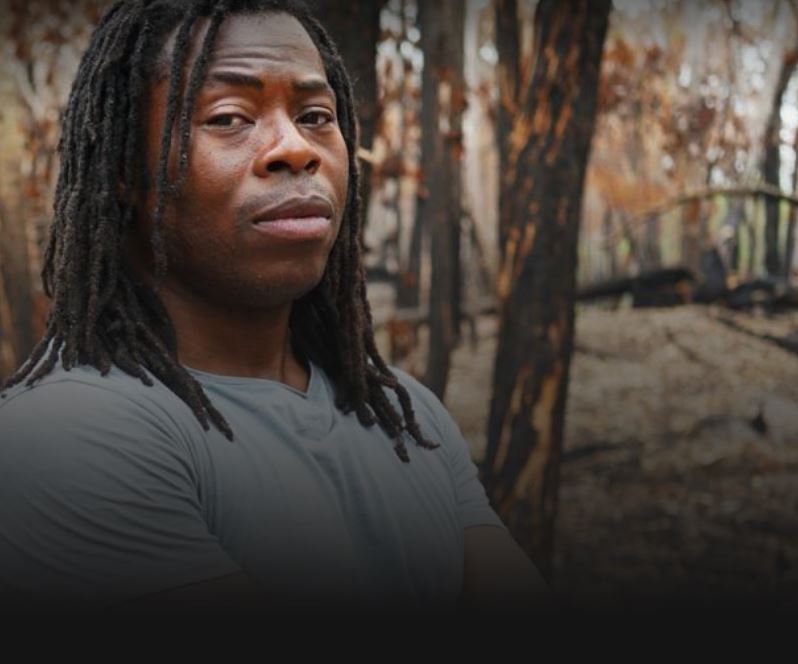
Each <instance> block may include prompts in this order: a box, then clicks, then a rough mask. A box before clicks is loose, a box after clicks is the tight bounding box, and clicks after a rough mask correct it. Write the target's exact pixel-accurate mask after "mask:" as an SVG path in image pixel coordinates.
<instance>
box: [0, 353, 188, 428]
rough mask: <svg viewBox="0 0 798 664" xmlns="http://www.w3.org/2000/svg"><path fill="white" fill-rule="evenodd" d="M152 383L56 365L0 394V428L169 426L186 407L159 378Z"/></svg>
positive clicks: (116, 372) (117, 373)
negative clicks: (38, 376)
mask: <svg viewBox="0 0 798 664" xmlns="http://www.w3.org/2000/svg"><path fill="white" fill-rule="evenodd" d="M150 378H152V376H150ZM152 382H153V384H152V385H151V386H150V385H146V384H144V383H143V382H142V381H141V380H140V379H139V378H136V377H134V376H130V375H129V374H126V373H125V372H123V371H122V370H121V369H119V368H117V367H112V369H111V371H110V372H109V373H107V374H106V375H102V374H101V373H100V371H99V370H97V369H95V368H94V367H90V366H78V367H74V368H72V369H70V370H69V371H67V370H65V369H63V367H61V366H56V367H55V368H53V370H52V371H51V372H50V373H48V374H47V375H45V376H43V377H42V378H41V379H40V380H38V381H36V382H35V383H34V384H33V385H31V386H28V385H26V384H25V383H22V384H19V385H15V386H13V387H11V388H9V389H8V390H6V391H5V392H4V393H3V395H2V398H0V431H2V432H3V433H4V434H8V433H11V432H15V431H16V432H21V431H23V430H28V431H41V430H43V429H48V430H50V429H54V428H64V429H67V430H68V429H70V428H73V429H74V428H76V427H81V428H91V429H94V430H98V431H100V430H107V431H110V430H115V431H119V430H120V429H122V428H123V427H126V428H128V429H146V428H152V427H153V426H155V427H157V428H159V429H164V428H167V429H172V428H174V424H175V419H176V417H177V419H183V413H182V411H185V410H188V409H187V407H186V405H185V404H184V403H183V402H182V400H180V399H179V398H178V397H177V395H175V394H173V393H172V392H171V391H170V390H169V389H168V388H166V387H165V386H164V385H163V384H162V383H160V382H159V381H158V380H156V379H154V378H153V379H152Z"/></svg>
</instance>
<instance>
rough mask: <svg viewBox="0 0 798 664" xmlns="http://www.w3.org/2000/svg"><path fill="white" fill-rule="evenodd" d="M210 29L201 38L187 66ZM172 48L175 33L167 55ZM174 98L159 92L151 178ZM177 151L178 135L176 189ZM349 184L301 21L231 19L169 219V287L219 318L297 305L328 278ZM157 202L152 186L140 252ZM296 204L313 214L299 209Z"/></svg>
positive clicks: (153, 115)
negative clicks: (229, 312)
mask: <svg viewBox="0 0 798 664" xmlns="http://www.w3.org/2000/svg"><path fill="white" fill-rule="evenodd" d="M207 23H208V22H207V20H205V21H203V23H202V24H200V28H201V29H198V30H195V32H194V37H193V40H194V41H193V46H192V49H191V51H190V53H189V61H188V62H189V66H190V65H191V64H193V61H194V59H195V57H196V56H197V54H198V52H199V45H200V44H201V39H202V37H203V36H204V34H205V31H206V29H207ZM173 39H174V33H173V34H172V36H171V37H170V39H169V40H168V42H167V47H168V49H169V52H171V44H172V42H173ZM186 71H187V72H188V71H190V70H188V69H187V70H186ZM185 78H187V75H186V76H184V79H185ZM314 82H315V83H316V85H314V84H313V83H314ZM168 89H169V81H168V80H164V81H161V82H159V83H157V84H156V85H155V86H154V87H153V88H152V89H151V93H150V94H151V96H150V100H149V105H148V120H147V140H146V149H147V163H148V167H149V169H150V174H151V175H152V176H153V177H154V175H155V174H156V173H157V159H158V155H159V153H160V140H161V134H162V131H163V125H164V116H165V113H166V107H167V95H168ZM184 90H185V82H184ZM177 145H178V137H177V131H175V132H174V134H173V138H172V152H171V153H170V169H169V170H170V180H174V178H175V177H176V173H177V168H176V163H177V160H176V153H177ZM153 182H154V180H153ZM347 182H348V157H347V149H346V143H345V142H344V138H343V135H342V134H341V130H340V128H339V126H338V121H337V113H336V99H335V95H334V93H333V91H332V89H331V88H330V87H329V84H328V82H327V78H326V74H325V71H324V66H323V64H322V60H321V56H320V55H319V52H318V50H317V49H316V46H315V45H314V44H313V41H312V40H311V38H310V36H309V35H308V34H307V32H306V31H305V29H304V28H303V27H302V25H301V23H299V21H297V20H296V19H295V18H294V17H292V16H290V15H288V14H283V13H271V14H265V13H264V14H255V15H234V16H230V17H228V18H227V19H225V21H224V22H223V23H222V26H221V28H220V30H219V33H218V35H217V38H216V41H215V44H214V47H213V49H212V52H211V56H210V59H209V63H208V68H207V73H206V76H205V84H204V86H203V89H202V90H201V91H200V93H199V94H198V96H197V100H196V104H195V106H194V112H193V120H192V126H191V140H190V142H189V164H188V172H187V178H186V181H185V185H184V187H183V190H182V192H183V194H182V196H180V197H179V198H178V199H177V200H175V201H172V202H171V203H170V204H169V205H168V207H167V210H166V214H165V217H164V236H165V238H166V243H167V255H168V260H169V269H168V273H167V277H166V280H165V282H164V289H165V290H166V291H168V292H171V293H172V294H177V295H179V296H180V297H182V298H190V299H193V300H197V301H200V302H204V303H207V304H211V305H212V306H216V307H221V308H222V309H227V308H230V309H247V310H263V309H268V308H273V307H279V306H280V305H284V304H286V303H288V302H291V301H293V300H295V299H297V298H298V297H300V296H302V295H303V294H305V293H307V292H308V291H310V290H311V289H312V288H313V287H315V286H316V285H317V284H318V282H319V281H320V280H321V278H322V276H323V273H324V268H325V265H326V262H327V258H328V256H329V253H330V250H331V248H332V246H333V243H334V242H335V239H336V237H337V234H338V231H339V229H340V227H341V223H342V216H343V212H344V206H345V204H346V197H347ZM154 192H155V187H154V186H153V187H152V188H151V190H150V193H149V195H148V200H147V210H148V214H147V216H146V218H145V219H143V222H144V223H140V224H139V225H138V228H137V231H136V237H135V239H136V241H137V242H136V246H138V248H139V250H140V251H141V248H142V247H144V246H146V243H148V238H149V233H150V231H151V228H152V216H153V212H154V203H155V197H154ZM290 199H305V200H306V201H309V202H310V205H309V206H307V205H306V206H305V207H304V208H297V207H296V204H295V203H293V204H292V203H290ZM286 202H288V203H287V204H288V208H286V207H285V204H286ZM276 206H282V208H281V209H280V210H274V209H273V208H275V207H276ZM309 215H310V216H312V217H316V218H315V219H312V218H309ZM264 217H265V218H274V217H277V218H286V217H289V218H295V220H294V221H291V222H282V221H263V220H262V219H263V218H264ZM300 217H301V218H300ZM318 217H321V218H318ZM325 217H329V219H325ZM145 238H146V239H145ZM140 263H141V262H139V264H140Z"/></svg>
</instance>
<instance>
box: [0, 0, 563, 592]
mask: <svg viewBox="0 0 798 664" xmlns="http://www.w3.org/2000/svg"><path fill="white" fill-rule="evenodd" d="M356 145H357V136H356V129H355V117H354V111H353V103H352V91H351V86H350V82H349V79H348V77H347V75H346V72H345V70H344V68H343V65H342V63H341V60H340V57H339V56H338V55H337V52H336V49H335V47H334V45H333V44H332V43H331V42H330V40H329V38H328V37H327V35H326V34H325V32H324V30H323V29H322V28H321V26H320V25H319V24H318V23H317V22H316V21H315V20H314V19H313V18H312V17H311V16H310V14H309V13H308V11H307V10H306V9H305V8H304V6H302V5H300V4H297V3H294V2H263V1H260V2H255V1H248V2H238V1H235V0H232V1H229V2H225V1H224V0H223V1H222V2H193V1H177V0H154V1H153V0H150V1H147V0H142V1H133V2H126V1H125V2H119V3H117V4H115V5H114V6H113V7H112V8H111V9H110V10H109V11H108V13H107V14H106V16H105V17H104V18H103V20H102V21H101V23H100V24H99V26H98V27H97V29H96V31H95V33H94V35H93V38H92V41H91V44H90V46H89V48H88V50H87V53H86V54H85V56H84V58H83V60H82V62H81V65H80V68H79V70H78V73H77V76H76V79H75V83H74V86H73V90H72V94H71V96H70V100H69V104H68V108H67V109H66V113H65V115H64V124H63V137H62V140H61V143H60V145H59V151H60V154H61V160H62V161H61V172H60V179H59V183H58V188H57V192H56V200H55V216H54V223H53V227H52V235H51V239H50V243H49V245H48V249H47V252H46V255H45V265H44V270H43V278H44V283H45V288H46V290H47V293H48V295H50V296H51V297H52V298H53V305H52V310H51V314H50V316H49V318H48V322H47V329H46V334H45V336H44V338H43V339H42V341H41V343H40V344H39V345H38V346H37V347H36V349H35V350H34V351H33V353H32V355H31V357H30V358H29V360H28V361H27V362H26V363H25V364H24V365H23V366H22V367H21V368H20V370H19V371H18V372H17V373H16V374H15V375H14V376H12V377H11V379H10V381H9V383H8V385H7V387H9V388H11V389H9V390H8V391H7V392H6V394H5V401H4V402H3V404H2V406H0V435H1V436H2V441H1V442H0V525H1V526H2V527H0V594H2V596H3V598H4V601H5V602H6V603H7V604H12V605H15V606H43V605H48V606H49V605H57V606H86V607H97V606H120V607H145V606H149V607H167V606H183V607H200V606H229V607H234V606H275V607H285V606H297V607H309V606H354V607H356V606H376V607H394V606H406V607H427V606H430V607H431V606H452V605H455V603H457V602H459V603H460V604H462V605H481V606H522V605H534V604H536V603H537V602H538V601H539V600H540V599H541V598H544V597H546V592H547V589H546V587H545V584H544V583H543V582H542V580H541V579H540V576H539V575H538V574H537V572H536V570H535V568H534V567H533V565H532V564H531V563H530V561H529V560H528V559H527V558H526V556H525V555H524V553H523V551H522V550H521V549H520V547H519V546H518V545H517V544H516V543H515V541H514V540H513V538H512V537H511V536H510V534H509V532H508V531H507V529H506V527H505V526H504V524H502V522H501V520H500V519H499V517H498V516H497V515H496V513H495V512H494V511H493V510H492V509H491V508H490V506H489V504H488V501H487V498H486V496H485V492H484V489H483V488H482V486H481V485H480V484H479V482H478V480H477V473H476V467H475V466H474V464H473V463H472V462H471V460H470V458H469V456H468V448H467V446H466V443H465V441H464V440H463V438H462V436H461V434H460V432H459V430H458V428H457V425H456V424H455V423H454V421H453V420H452V418H451V417H450V415H449V414H448V413H447V412H446V410H445V409H444V408H443V406H442V405H441V403H440V402H439V401H438V400H437V399H436V398H435V396H434V395H433V394H432V393H431V392H430V391H429V390H427V389H426V388H425V387H424V386H423V385H421V384H420V383H419V382H418V381H416V380H414V379H413V378H412V377H411V376H409V375H408V374H406V373H405V372H403V371H401V370H399V369H396V368H392V367H388V366H386V364H385V362H384V361H383V360H382V359H381V358H380V356H379V353H378V352H377V349H376V346H375V343H374V339H373V335H372V330H371V315H370V311H369V307H368V302H367V300H366V296H365V287H364V283H363V267H362V264H361V259H360V247H359V246H358V242H357V238H358V229H359V223H360V222H359V215H360V210H359V200H358V195H357V192H358V170H357V163H356V161H355V154H356ZM386 388H387V389H386ZM400 412H401V415H400ZM374 424H379V427H375V426H373V425H374Z"/></svg>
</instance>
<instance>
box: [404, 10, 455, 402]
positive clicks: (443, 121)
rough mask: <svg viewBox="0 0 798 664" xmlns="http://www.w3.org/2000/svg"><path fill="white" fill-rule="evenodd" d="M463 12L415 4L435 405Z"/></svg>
mask: <svg viewBox="0 0 798 664" xmlns="http://www.w3.org/2000/svg"><path fill="white" fill-rule="evenodd" d="M464 22H465V6H464V3H463V2H462V1H461V0H441V2H428V3H419V25H420V30H421V48H422V50H423V52H424V71H423V78H422V93H421V94H422V110H421V115H422V152H421V170H422V178H423V193H424V196H423V197H420V198H419V204H418V218H417V221H416V223H417V224H420V228H421V229H422V230H423V229H424V228H427V229H428V232H429V237H430V253H431V257H430V260H431V265H432V279H431V283H430V291H429V329H430V336H429V339H430V341H429V353H428V356H427V368H426V371H425V375H424V383H425V384H426V385H427V386H428V387H429V388H430V389H431V390H432V391H433V392H435V394H436V395H437V396H438V398H440V399H443V397H444V394H445V391H446V382H447V379H448V377H449V366H450V356H451V352H452V349H453V348H454V344H455V337H456V331H457V326H458V325H457V323H458V312H459V307H458V306H457V299H458V296H459V291H460V289H459V283H460V267H459V262H460V261H459V240H460V216H461V214H462V212H461V204H460V199H461V185H460V179H461V178H460V160H461V154H462V113H463V109H464V106H465V94H464V82H463V32H464Z"/></svg>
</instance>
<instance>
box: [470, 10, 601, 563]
mask: <svg viewBox="0 0 798 664" xmlns="http://www.w3.org/2000/svg"><path fill="white" fill-rule="evenodd" d="M610 6H611V2H610V0H574V1H572V2H567V3H564V2H559V1H557V0H541V1H540V2H539V4H538V5H537V9H536V13H535V35H536V43H535V47H534V48H535V51H536V67H535V71H534V73H533V75H532V81H531V89H530V90H529V91H528V94H526V95H525V99H524V103H523V104H522V105H520V107H519V112H518V114H517V115H516V117H514V118H513V131H512V133H511V134H510V135H511V136H512V138H513V140H512V142H511V143H510V144H509V145H508V149H507V151H506V153H505V154H506V155H507V160H506V162H505V163H504V164H502V166H501V168H502V171H503V172H505V173H507V174H508V175H507V177H506V178H505V179H504V183H503V186H502V189H501V193H500V195H501V196H502V197H504V198H505V201H506V203H507V207H508V209H509V210H510V211H511V212H512V215H511V216H510V217H509V219H510V222H511V225H510V227H509V228H508V237H507V243H506V247H505V250H504V257H505V258H504V261H503V263H502V267H501V272H500V278H499V284H498V294H499V303H500V312H501V319H500V326H499V340H498V348H497V354H496V363H495V368H494V376H493V387H494V393H493V398H492V401H491V408H490V418H489V423H488V444H487V452H486V456H485V460H484V462H483V464H482V469H481V470H482V480H483V482H484V484H485V487H486V490H487V491H488V494H489V496H490V499H491V502H492V504H493V505H494V507H495V509H496V510H497V512H498V513H499V515H500V516H501V518H502V519H503V520H504V522H505V523H506V524H507V525H508V528H509V529H510V531H511V532H512V534H513V536H514V537H515V538H516V540H517V541H518V542H519V544H520V545H521V546H522V547H523V548H524V550H525V551H526V552H527V553H528V554H529V556H530V557H531V558H532V560H533V561H535V562H536V563H537V565H538V566H539V567H540V569H541V572H542V573H543V575H544V576H550V574H551V566H552V558H553V550H554V548H553V547H554V517H555V512H556V507H557V490H558V483H559V464H560V456H561V447H562V437H563V427H564V419H565V404H566V394H567V385H568V375H569V367H570V360H571V354H572V350H573V330H574V298H575V290H576V266H577V265H576V264H577V241H578V234H579V220H580V215H581V206H582V191H583V186H584V177H585V170H586V166H587V160H588V156H589V152H590V142H591V137H592V134H593V128H594V125H595V116H596V97H597V87H598V75H599V65H600V61H601V54H602V50H603V44H604V38H605V36H606V32H607V25H608V22H609V13H610ZM523 93H524V91H523V90H521V94H523Z"/></svg>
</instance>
